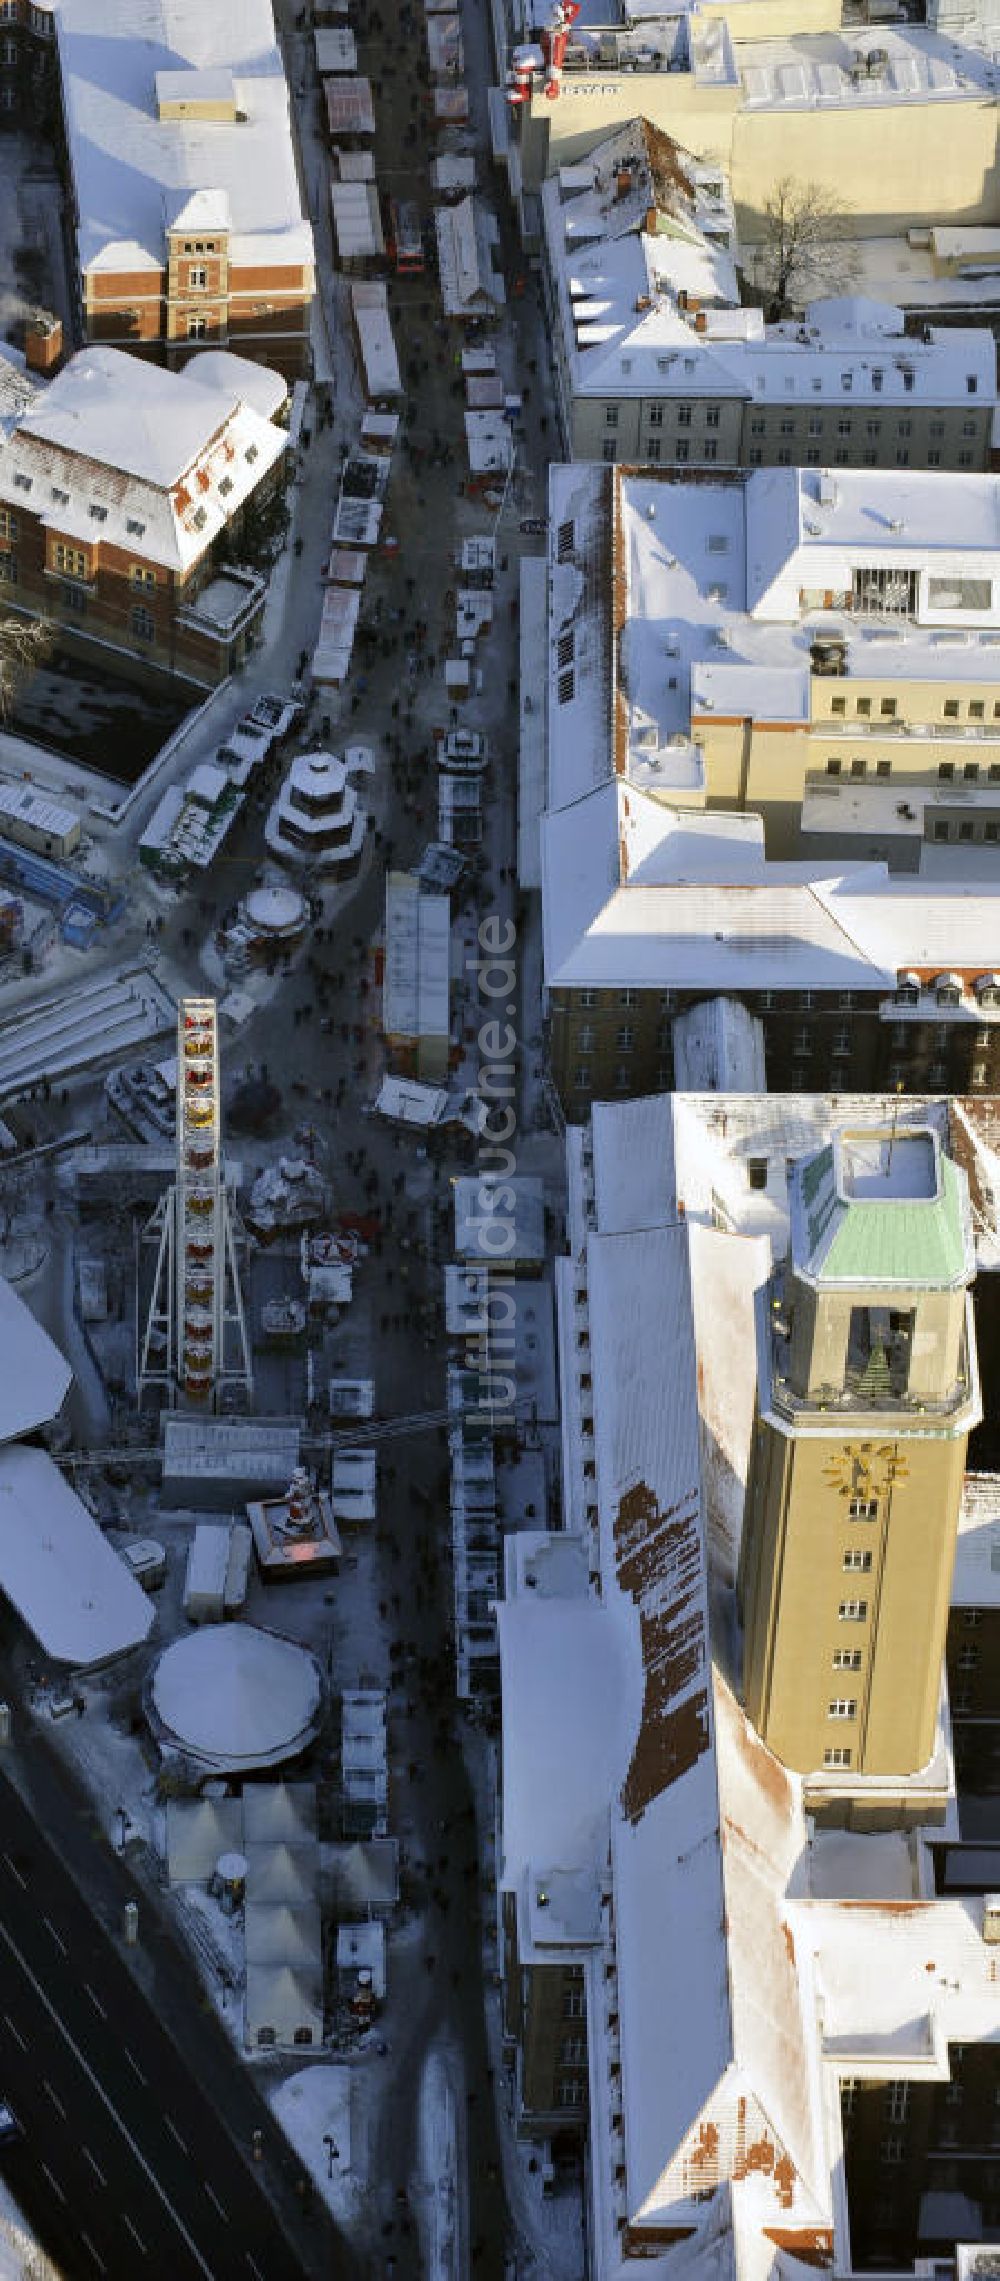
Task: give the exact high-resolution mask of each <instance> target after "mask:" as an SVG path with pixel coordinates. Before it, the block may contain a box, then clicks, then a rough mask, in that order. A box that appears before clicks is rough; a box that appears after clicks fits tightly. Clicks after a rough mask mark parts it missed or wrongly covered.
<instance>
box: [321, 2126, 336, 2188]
mask: <svg viewBox="0 0 1000 2281" xmlns="http://www.w3.org/2000/svg"><path fill="white" fill-rule="evenodd" d="M323 2144H324V2146H325V2148H326V2175H327V2177H328V2178H332V2177H333V2165H334V2163H335V2162H339V2160H340V2148H339V2146H338V2145H337V2141H336V2139H335V2138H331V2136H330V2133H329V2131H324V2133H323Z"/></svg>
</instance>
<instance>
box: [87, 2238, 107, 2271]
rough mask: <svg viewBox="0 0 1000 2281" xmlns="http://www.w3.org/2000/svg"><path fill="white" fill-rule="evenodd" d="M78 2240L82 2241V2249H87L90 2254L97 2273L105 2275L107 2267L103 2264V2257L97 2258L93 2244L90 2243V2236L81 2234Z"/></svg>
mask: <svg viewBox="0 0 1000 2281" xmlns="http://www.w3.org/2000/svg"><path fill="white" fill-rule="evenodd" d="M80 2240H81V2241H82V2243H83V2245H84V2248H85V2249H89V2251H90V2254H91V2257H92V2258H93V2260H94V2264H95V2265H96V2267H97V2270H98V2272H99V2273H106V2272H107V2270H108V2269H107V2266H106V2265H105V2262H104V2259H103V2257H99V2256H98V2254H97V2251H96V2249H95V2248H94V2244H93V2242H92V2241H91V2238H90V2235H89V2233H82V2234H81V2235H80Z"/></svg>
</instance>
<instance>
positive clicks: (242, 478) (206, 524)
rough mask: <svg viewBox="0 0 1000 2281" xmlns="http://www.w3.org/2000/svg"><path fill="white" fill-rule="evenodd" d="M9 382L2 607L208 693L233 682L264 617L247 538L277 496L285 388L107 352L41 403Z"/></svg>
mask: <svg viewBox="0 0 1000 2281" xmlns="http://www.w3.org/2000/svg"><path fill="white" fill-rule="evenodd" d="M3 375H7V376H9V388H8V389H7V391H6V395H5V397H4V406H3V408H4V409H6V410H7V413H8V420H7V426H8V433H7V438H6V441H5V444H4V447H3V449H2V451H0V591H2V597H3V603H4V606H5V607H11V608H13V609H15V610H19V611H23V612H24V614H25V615H26V616H29V617H38V618H41V617H44V618H47V619H49V620H50V621H52V622H53V624H54V625H55V626H56V627H59V628H62V629H63V630H64V631H65V632H66V633H67V634H71V635H72V636H73V638H74V640H76V641H80V640H83V641H87V642H89V641H93V642H99V643H100V644H101V645H102V646H103V647H104V648H105V649H111V650H117V651H119V652H121V653H123V655H124V656H125V657H126V658H127V659H129V661H130V662H132V663H135V662H138V661H141V663H142V664H143V665H148V666H152V667H155V668H157V669H159V670H161V671H166V672H169V673H171V674H175V675H178V676H179V677H180V678H182V679H185V680H189V681H193V682H195V683H198V684H200V685H202V686H204V687H211V686H212V685H213V684H214V683H216V682H217V681H220V680H222V679H224V678H225V676H226V674H228V673H230V672H231V671H232V670H233V668H234V667H235V666H238V665H239V664H240V663H241V662H242V660H243V658H244V657H245V656H246V655H247V653H248V651H249V650H251V649H252V648H253V646H254V642H255V639H256V634H257V628H258V626H259V622H260V618H261V614H262V611H263V607H264V601H265V597H266V592H267V585H266V580H265V579H263V578H262V577H260V576H259V575H258V574H257V573H256V572H255V571H252V570H247V569H243V568H240V567H238V566H237V565H238V556H239V538H240V532H241V528H242V526H243V524H244V521H245V518H246V516H247V513H248V511H249V510H251V509H253V510H256V509H257V508H258V507H259V506H260V505H261V503H262V502H264V501H266V500H267V499H268V498H269V497H270V496H271V495H272V494H273V493H274V491H275V490H276V489H277V488H279V486H280V483H281V473H282V462H283V458H284V453H285V449H286V440H287V439H286V436H285V432H284V430H283V429H282V428H281V427H280V426H279V425H277V424H276V423H277V419H278V416H279V414H280V413H281V411H282V409H283V407H284V405H285V404H286V402H287V393H288V392H287V389H286V387H285V383H284V381H283V380H282V379H281V378H280V377H279V376H278V375H277V374H275V373H272V372H265V371H262V370H261V369H260V367H259V366H257V365H254V364H251V363H249V362H248V361H247V360H246V359H245V358H241V357H235V356H230V355H228V354H226V353H225V352H218V353H213V354H209V355H205V356H202V357H199V358H198V359H196V360H194V361H193V362H191V363H189V364H188V365H186V366H185V368H184V370H183V371H182V372H167V371H164V370H163V369H162V368H161V367H159V366H157V365H154V364H153V363H151V362H147V361H145V360H144V359H141V358H137V357H132V356H126V355H124V354H122V352H121V351H119V350H117V349H105V348H99V349H87V350H84V351H83V352H82V354H81V355H79V356H77V357H73V358H72V359H71V360H70V362H69V363H68V364H67V365H66V366H65V368H64V370H63V371H62V372H61V373H60V374H59V375H58V377H57V378H56V379H55V380H53V381H50V382H49V383H48V385H47V386H44V387H40V388H39V389H38V390H37V391H34V392H31V391H30V387H29V384H28V383H27V382H26V381H25V378H24V376H23V375H22V374H21V373H20V372H19V371H17V370H16V369H15V368H13V367H9V366H3V367H0V376H3ZM0 395H3V391H0ZM7 399H10V401H9V402H8V401H7ZM11 404H12V406H13V409H11Z"/></svg>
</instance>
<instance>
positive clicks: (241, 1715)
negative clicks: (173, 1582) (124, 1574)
mask: <svg viewBox="0 0 1000 2281" xmlns="http://www.w3.org/2000/svg"><path fill="white" fill-rule="evenodd" d="M137 1589H138V1587H137ZM322 1693H323V1685H322V1678H321V1674H320V1667H319V1664H318V1662H317V1660H316V1658H315V1656H313V1655H311V1654H310V1653H309V1652H308V1650H307V1649H305V1648H302V1647H298V1646H297V1645H296V1644H295V1642H294V1641H292V1640H288V1639H281V1638H280V1637H279V1636H278V1634H277V1633H275V1632H269V1631H260V1630H257V1629H256V1628H254V1627H253V1626H252V1625H250V1624H204V1625H202V1627H201V1629H200V1630H199V1631H197V1632H193V1633H192V1634H191V1636H190V1638H187V1639H179V1640H175V1641H174V1643H173V1646H172V1647H168V1648H167V1649H166V1651H165V1653H164V1654H163V1655H161V1657H160V1660H159V1662H158V1664H157V1665H156V1669H155V1671H154V1673H153V1677H152V1682H151V1688H150V1707H151V1710H152V1714H153V1718H154V1723H155V1725H156V1728H157V1732H158V1734H159V1735H160V1737H161V1739H162V1742H163V1745H164V1747H166V1748H169V1749H173V1750H179V1751H183V1752H184V1753H185V1755H186V1756H188V1757H190V1758H194V1759H199V1760H201V1761H202V1762H203V1763H204V1764H205V1765H208V1766H215V1767H219V1768H224V1769H227V1770H229V1771H233V1772H235V1771H238V1770H246V1771H249V1770H250V1769H252V1768H253V1767H257V1766H277V1765H280V1764H281V1762H282V1760H283V1759H286V1758H293V1757H294V1756H295V1755H296V1753H297V1752H298V1751H301V1750H304V1749H305V1747H306V1744H307V1743H308V1742H309V1741H311V1739H312V1736H313V1734H314V1732H315V1727H316V1721H317V1719H318V1717H319V1714H320V1709H321V1704H322Z"/></svg>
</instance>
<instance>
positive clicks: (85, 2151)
mask: <svg viewBox="0 0 1000 2281" xmlns="http://www.w3.org/2000/svg"><path fill="white" fill-rule="evenodd" d="M80 2152H81V2154H82V2156H83V2159H84V2161H85V2162H89V2164H90V2167H91V2169H92V2171H93V2173H94V2176H95V2178H97V2179H99V2180H100V2183H101V2185H102V2186H106V2185H107V2183H108V2181H107V2179H106V2178H105V2175H104V2172H103V2170H102V2169H101V2165H100V2163H99V2162H95V2160H94V2157H93V2155H92V2154H91V2151H90V2148H89V2146H82V2145H81V2148H80Z"/></svg>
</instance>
